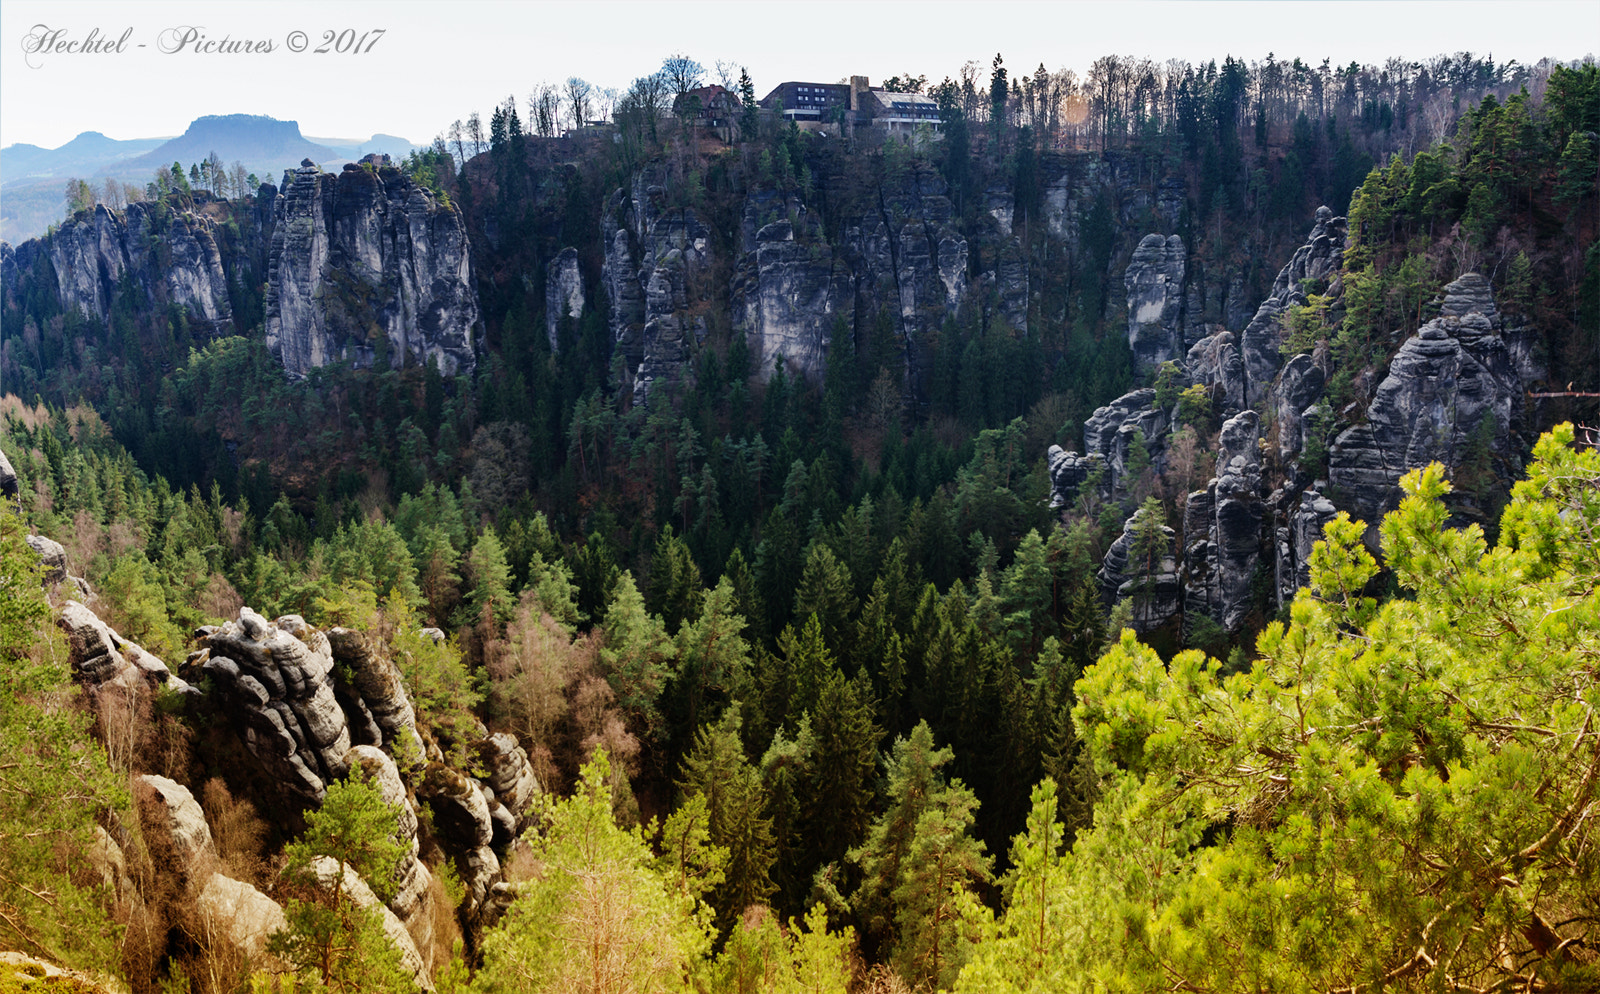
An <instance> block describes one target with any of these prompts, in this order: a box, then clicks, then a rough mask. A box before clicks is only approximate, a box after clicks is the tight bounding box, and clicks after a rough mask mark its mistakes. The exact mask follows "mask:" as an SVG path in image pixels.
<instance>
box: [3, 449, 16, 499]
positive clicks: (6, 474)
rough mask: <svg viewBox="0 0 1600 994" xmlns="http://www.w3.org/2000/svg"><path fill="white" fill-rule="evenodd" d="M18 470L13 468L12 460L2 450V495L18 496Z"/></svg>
mask: <svg viewBox="0 0 1600 994" xmlns="http://www.w3.org/2000/svg"><path fill="white" fill-rule="evenodd" d="M17 491H18V484H17V471H16V470H14V469H12V468H11V460H10V459H7V458H6V454H5V453H4V452H0V497H15V496H17Z"/></svg>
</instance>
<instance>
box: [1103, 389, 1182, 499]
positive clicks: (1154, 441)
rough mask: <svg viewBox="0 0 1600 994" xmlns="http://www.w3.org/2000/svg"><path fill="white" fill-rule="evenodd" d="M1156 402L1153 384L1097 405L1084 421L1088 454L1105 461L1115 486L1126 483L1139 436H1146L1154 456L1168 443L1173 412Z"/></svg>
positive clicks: (1112, 484) (1148, 447) (1108, 483)
mask: <svg viewBox="0 0 1600 994" xmlns="http://www.w3.org/2000/svg"><path fill="white" fill-rule="evenodd" d="M1155 401H1156V392H1155V390H1154V389H1152V388H1150V387H1142V388H1140V389H1138V390H1130V391H1128V392H1127V393H1125V394H1123V395H1122V396H1121V397H1118V398H1117V399H1116V400H1113V401H1112V402H1111V403H1109V404H1107V405H1106V406H1104V407H1100V408H1096V409H1095V412H1094V413H1093V414H1091V415H1090V416H1089V418H1088V420H1087V421H1085V422H1084V423H1083V447H1084V451H1085V454H1086V456H1088V457H1091V458H1092V457H1094V456H1100V457H1101V458H1102V459H1104V460H1105V463H1106V469H1107V476H1108V477H1109V479H1108V480H1107V481H1106V482H1107V485H1108V486H1110V487H1112V488H1113V489H1114V488H1116V487H1119V486H1121V485H1122V484H1123V481H1124V478H1125V477H1126V475H1127V470H1128V456H1129V454H1130V452H1131V451H1132V450H1133V445H1134V441H1135V440H1136V439H1138V438H1143V439H1144V446H1145V451H1146V453H1148V454H1149V455H1150V456H1151V457H1152V458H1155V457H1157V456H1159V455H1160V454H1161V451H1162V449H1163V448H1164V447H1165V445H1166V438H1167V429H1168V428H1170V427H1171V421H1172V419H1171V415H1170V412H1168V411H1166V410H1164V409H1162V408H1158V407H1156V406H1155Z"/></svg>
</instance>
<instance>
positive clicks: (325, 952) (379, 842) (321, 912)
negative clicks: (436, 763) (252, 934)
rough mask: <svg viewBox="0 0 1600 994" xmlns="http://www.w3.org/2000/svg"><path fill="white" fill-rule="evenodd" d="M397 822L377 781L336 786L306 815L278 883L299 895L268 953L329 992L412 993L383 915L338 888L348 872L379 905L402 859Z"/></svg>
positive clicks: (287, 852)
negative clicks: (374, 897)
mask: <svg viewBox="0 0 1600 994" xmlns="http://www.w3.org/2000/svg"><path fill="white" fill-rule="evenodd" d="M358 776H359V774H358ZM396 819H397V815H396V813H395V811H394V809H393V808H391V807H389V805H388V804H386V803H385V802H384V799H383V792H382V791H381V789H380V788H379V787H378V786H377V785H376V784H375V783H372V782H370V781H366V780H361V779H359V778H357V779H351V780H347V781H344V782H341V783H334V784H332V785H330V786H329V788H328V793H327V796H326V797H325V798H324V799H323V802H322V807H321V808H319V809H317V810H316V811H313V812H310V813H308V814H307V815H306V830H305V831H304V832H302V833H301V835H300V837H299V838H298V839H297V840H296V841H294V842H292V843H290V844H289V846H288V847H287V848H285V850H284V856H285V865H284V871H283V875H284V879H285V880H287V881H288V882H289V883H290V884H291V885H293V886H295V887H296V888H298V889H299V891H300V895H301V896H297V897H292V898H290V899H289V901H288V902H287V904H285V906H284V918H285V921H286V922H287V927H286V928H285V929H284V930H283V931H280V932H276V933H274V934H273V936H272V939H271V942H270V943H269V946H268V948H269V950H270V951H271V952H272V953H273V954H274V955H276V956H281V957H283V958H284V959H285V960H287V961H288V962H290V963H292V964H294V966H295V968H296V969H297V970H300V971H303V972H306V973H309V974H311V978H314V979H315V980H316V981H318V982H320V983H321V984H322V985H323V986H324V987H326V988H329V989H331V990H336V991H411V990H414V989H415V987H416V985H415V983H414V982H413V980H412V978H411V977H410V975H409V974H408V973H407V971H406V970H405V969H404V967H403V966H402V965H401V962H400V952H399V950H398V949H397V948H396V947H395V946H394V944H393V943H392V942H390V941H389V938H388V936H387V935H385V934H384V931H383V917H382V911H381V909H380V908H378V907H363V906H362V905H360V904H358V903H356V901H355V899H354V898H353V897H352V896H351V895H350V894H348V893H346V890H345V887H344V882H345V872H346V870H349V871H352V872H353V873H355V875H356V876H358V877H360V878H361V880H362V881H363V882H364V883H366V885H367V886H368V887H369V888H371V890H372V892H373V894H374V895H376V896H377V898H378V900H379V901H385V900H388V899H389V898H390V897H392V896H393V893H394V886H395V884H394V874H395V869H396V867H398V866H399V864H400V861H401V860H402V859H403V858H404V857H405V848H404V847H403V846H402V845H401V844H400V843H399V842H398V841H397V840H396V838H395V826H396ZM308 979H310V978H308Z"/></svg>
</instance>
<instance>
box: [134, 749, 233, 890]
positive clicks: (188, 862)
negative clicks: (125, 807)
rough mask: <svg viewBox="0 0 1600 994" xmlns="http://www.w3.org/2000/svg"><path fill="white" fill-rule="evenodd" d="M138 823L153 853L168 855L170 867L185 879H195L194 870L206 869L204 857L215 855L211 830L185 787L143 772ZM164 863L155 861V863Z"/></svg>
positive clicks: (205, 858) (140, 783)
mask: <svg viewBox="0 0 1600 994" xmlns="http://www.w3.org/2000/svg"><path fill="white" fill-rule="evenodd" d="M138 783H139V785H140V787H141V789H140V790H139V791H138V804H139V823H140V824H141V825H142V826H144V831H145V836H146V837H147V838H148V839H149V840H150V842H151V843H152V844H153V845H154V846H155V847H156V850H157V852H158V853H159V852H162V850H165V853H164V854H163V855H165V856H170V859H171V865H172V868H173V869H175V870H176V871H177V872H178V875H179V876H180V877H182V878H183V879H185V880H191V879H195V878H196V877H197V875H198V873H197V871H199V870H201V869H209V867H206V866H205V865H204V861H205V860H207V858H208V857H214V856H215V855H216V847H215V846H214V845H212V842H211V827H210V826H209V825H207V824H206V815H205V812H204V811H202V810H201V808H200V802H199V801H196V800H195V799H194V795H193V794H191V793H190V792H189V788H187V787H185V786H184V785H183V784H180V783H178V782H177V781H174V780H169V779H167V778H166V777H161V776H156V775H154V774H150V773H146V774H143V775H141V776H140V777H139V778H138ZM162 862H165V860H164V859H158V863H162Z"/></svg>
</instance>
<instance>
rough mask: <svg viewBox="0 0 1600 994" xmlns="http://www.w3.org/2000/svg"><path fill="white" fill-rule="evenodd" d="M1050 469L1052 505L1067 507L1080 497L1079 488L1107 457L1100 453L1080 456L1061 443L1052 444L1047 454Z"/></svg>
mask: <svg viewBox="0 0 1600 994" xmlns="http://www.w3.org/2000/svg"><path fill="white" fill-rule="evenodd" d="M1047 460H1048V462H1049V469H1050V506H1051V507H1066V506H1067V505H1069V504H1071V503H1072V502H1073V501H1074V500H1076V499H1077V497H1078V490H1079V488H1081V487H1082V486H1083V485H1084V483H1085V482H1087V481H1088V479H1089V474H1090V473H1092V472H1093V471H1094V470H1095V468H1096V467H1097V466H1101V465H1104V463H1105V457H1104V456H1101V455H1100V454H1099V453H1091V454H1089V455H1087V456H1080V455H1078V454H1077V453H1076V452H1069V451H1067V450H1066V449H1063V448H1062V447H1061V446H1059V445H1052V446H1050V451H1049V453H1048V454H1047Z"/></svg>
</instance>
